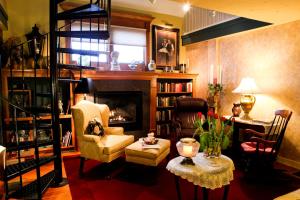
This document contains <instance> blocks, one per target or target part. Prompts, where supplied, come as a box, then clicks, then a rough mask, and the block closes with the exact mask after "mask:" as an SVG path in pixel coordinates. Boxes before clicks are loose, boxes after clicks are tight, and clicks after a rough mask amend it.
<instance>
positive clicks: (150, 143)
mask: <svg viewBox="0 0 300 200" xmlns="http://www.w3.org/2000/svg"><path fill="white" fill-rule="evenodd" d="M143 141H144V143H145V144H147V145H154V144H157V142H158V139H157V138H155V139H154V140H153V141H149V140H148V139H147V138H146V137H145V138H143Z"/></svg>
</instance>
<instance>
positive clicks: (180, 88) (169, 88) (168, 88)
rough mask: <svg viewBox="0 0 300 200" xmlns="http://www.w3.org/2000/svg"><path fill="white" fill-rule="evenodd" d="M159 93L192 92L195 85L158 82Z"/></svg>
mask: <svg viewBox="0 0 300 200" xmlns="http://www.w3.org/2000/svg"><path fill="white" fill-rule="evenodd" d="M157 91H158V92H192V91H193V84H192V82H187V83H168V82H158V83H157Z"/></svg>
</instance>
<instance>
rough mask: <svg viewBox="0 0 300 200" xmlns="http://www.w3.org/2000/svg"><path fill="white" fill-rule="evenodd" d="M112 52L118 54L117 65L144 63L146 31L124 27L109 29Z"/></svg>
mask: <svg viewBox="0 0 300 200" xmlns="http://www.w3.org/2000/svg"><path fill="white" fill-rule="evenodd" d="M111 43H112V51H118V52H119V63H131V62H132V61H135V62H138V63H145V55H146V48H145V47H146V30H145V29H137V28H129V27H124V26H112V27H111Z"/></svg>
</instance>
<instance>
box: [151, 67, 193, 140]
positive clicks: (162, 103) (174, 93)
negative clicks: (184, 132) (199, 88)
mask: <svg viewBox="0 0 300 200" xmlns="http://www.w3.org/2000/svg"><path fill="white" fill-rule="evenodd" d="M196 77H197V75H195V74H172V73H168V74H161V75H159V76H158V78H157V87H156V89H157V93H156V113H155V120H156V133H157V135H158V136H159V137H162V138H170V137H172V126H171V124H172V117H173V113H174V108H175V103H176V98H179V97H193V95H194V87H195V82H196Z"/></svg>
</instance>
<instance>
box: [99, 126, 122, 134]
mask: <svg viewBox="0 0 300 200" xmlns="http://www.w3.org/2000/svg"><path fill="white" fill-rule="evenodd" d="M103 128H104V134H107V135H124V128H123V127H103Z"/></svg>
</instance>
